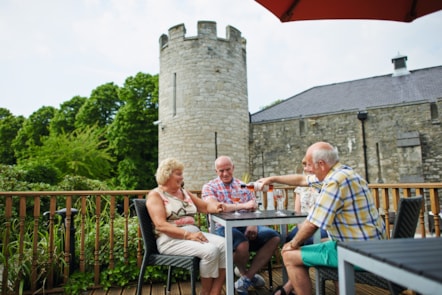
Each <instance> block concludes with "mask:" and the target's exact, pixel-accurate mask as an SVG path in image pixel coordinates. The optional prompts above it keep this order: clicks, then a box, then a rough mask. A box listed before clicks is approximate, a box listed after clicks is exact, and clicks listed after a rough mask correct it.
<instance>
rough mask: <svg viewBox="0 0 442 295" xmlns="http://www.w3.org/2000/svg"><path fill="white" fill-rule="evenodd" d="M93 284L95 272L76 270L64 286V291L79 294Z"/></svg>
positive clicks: (73, 294) (74, 294)
mask: <svg viewBox="0 0 442 295" xmlns="http://www.w3.org/2000/svg"><path fill="white" fill-rule="evenodd" d="M92 286H94V273H93V272H79V271H76V272H74V273H73V274H72V275H70V276H69V280H68V282H67V284H66V286H65V287H64V293H65V294H72V295H78V294H81V293H82V292H85V291H87V289H88V288H89V287H92Z"/></svg>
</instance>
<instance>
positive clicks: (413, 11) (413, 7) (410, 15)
mask: <svg viewBox="0 0 442 295" xmlns="http://www.w3.org/2000/svg"><path fill="white" fill-rule="evenodd" d="M417 1H418V0H413V2H412V3H411V9H410V11H409V12H408V15H407V16H405V21H407V22H411V21H413V20H414V19H415V18H416V15H417V13H416V6H417Z"/></svg>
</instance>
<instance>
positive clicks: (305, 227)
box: [288, 220, 318, 249]
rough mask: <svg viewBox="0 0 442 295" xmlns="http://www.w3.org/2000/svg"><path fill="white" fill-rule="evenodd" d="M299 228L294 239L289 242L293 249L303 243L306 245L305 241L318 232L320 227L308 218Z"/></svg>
mask: <svg viewBox="0 0 442 295" xmlns="http://www.w3.org/2000/svg"><path fill="white" fill-rule="evenodd" d="M298 227H299V230H298V232H297V233H296V235H295V236H294V237H293V239H292V240H291V241H290V242H289V243H288V244H289V245H290V248H292V249H299V247H301V246H302V245H304V242H305V241H306V240H307V239H308V238H310V237H311V236H313V234H314V233H315V232H316V230H317V229H318V227H317V226H316V225H314V224H313V223H311V222H310V221H308V220H305V221H304V222H303V223H301V224H299V225H298Z"/></svg>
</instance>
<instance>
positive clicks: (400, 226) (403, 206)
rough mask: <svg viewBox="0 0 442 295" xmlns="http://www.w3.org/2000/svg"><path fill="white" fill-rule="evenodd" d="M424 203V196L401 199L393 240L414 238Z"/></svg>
mask: <svg viewBox="0 0 442 295" xmlns="http://www.w3.org/2000/svg"><path fill="white" fill-rule="evenodd" d="M422 203H423V197H422V196H416V197H410V198H400V199H399V204H398V214H397V215H396V219H395V221H394V228H393V233H392V235H391V237H392V238H393V239H403V238H414V234H415V233H416V227H417V222H418V220H419V214H420V211H421V208H422Z"/></svg>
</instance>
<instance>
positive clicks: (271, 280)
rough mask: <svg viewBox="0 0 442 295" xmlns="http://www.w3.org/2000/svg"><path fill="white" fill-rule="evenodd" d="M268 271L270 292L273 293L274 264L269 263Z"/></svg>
mask: <svg viewBox="0 0 442 295" xmlns="http://www.w3.org/2000/svg"><path fill="white" fill-rule="evenodd" d="M267 271H268V272H269V290H270V292H272V291H273V268H272V262H271V261H269V262H268V264H267Z"/></svg>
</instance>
